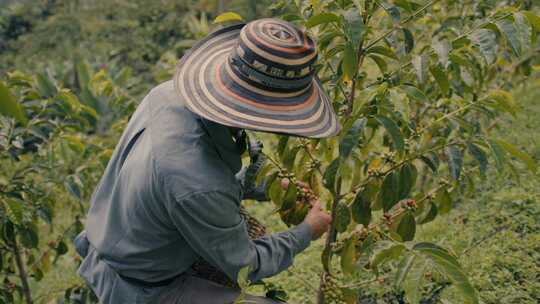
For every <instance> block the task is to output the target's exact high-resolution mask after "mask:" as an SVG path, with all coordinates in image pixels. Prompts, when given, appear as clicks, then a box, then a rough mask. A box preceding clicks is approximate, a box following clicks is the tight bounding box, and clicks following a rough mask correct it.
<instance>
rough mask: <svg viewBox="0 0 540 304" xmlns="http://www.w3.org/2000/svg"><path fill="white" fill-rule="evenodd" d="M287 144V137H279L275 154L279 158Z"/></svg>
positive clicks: (281, 156)
mask: <svg viewBox="0 0 540 304" xmlns="http://www.w3.org/2000/svg"><path fill="white" fill-rule="evenodd" d="M288 142H289V136H280V137H279V142H278V146H277V152H278V156H279V158H280V159H281V158H283V153H285V150H286V148H287V143H288Z"/></svg>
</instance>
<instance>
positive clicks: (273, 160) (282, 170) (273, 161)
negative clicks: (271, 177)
mask: <svg viewBox="0 0 540 304" xmlns="http://www.w3.org/2000/svg"><path fill="white" fill-rule="evenodd" d="M261 153H262V154H263V155H264V156H266V158H268V159H269V160H270V162H272V163H273V164H274V166H276V167H277V168H278V170H279V171H280V172H285V171H287V170H285V169H283V167H281V165H280V164H279V162H277V161H276V160H275V159H274V158H272V157H271V156H270V155H268V154H266V153H264V152H261Z"/></svg>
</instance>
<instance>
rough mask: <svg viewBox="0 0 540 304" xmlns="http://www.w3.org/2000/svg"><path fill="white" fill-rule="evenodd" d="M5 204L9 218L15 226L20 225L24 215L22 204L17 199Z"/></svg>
mask: <svg viewBox="0 0 540 304" xmlns="http://www.w3.org/2000/svg"><path fill="white" fill-rule="evenodd" d="M3 202H4V210H5V213H6V215H7V218H8V219H9V220H10V221H11V222H13V223H14V224H16V225H20V224H21V223H22V220H23V214H24V208H23V205H22V202H21V201H18V200H15V199H6V200H4V201H3Z"/></svg>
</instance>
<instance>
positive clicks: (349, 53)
mask: <svg viewBox="0 0 540 304" xmlns="http://www.w3.org/2000/svg"><path fill="white" fill-rule="evenodd" d="M357 67H358V56H357V55H356V50H355V49H354V46H353V45H352V44H351V43H347V44H346V45H345V50H344V51H343V59H342V61H341V69H342V70H343V77H344V79H345V80H346V81H349V80H352V79H354V77H355V76H356V70H357Z"/></svg>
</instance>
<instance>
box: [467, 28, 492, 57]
mask: <svg viewBox="0 0 540 304" xmlns="http://www.w3.org/2000/svg"><path fill="white" fill-rule="evenodd" d="M469 37H470V39H471V41H472V42H473V43H474V44H475V45H476V46H477V47H478V48H479V49H480V53H481V54H482V56H483V57H484V59H485V60H486V62H487V63H488V64H491V63H493V62H494V61H495V58H496V56H497V41H496V38H497V36H496V35H495V33H494V32H492V31H490V30H488V29H478V30H476V31H474V32H473V33H471V34H470V35H469Z"/></svg>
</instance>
